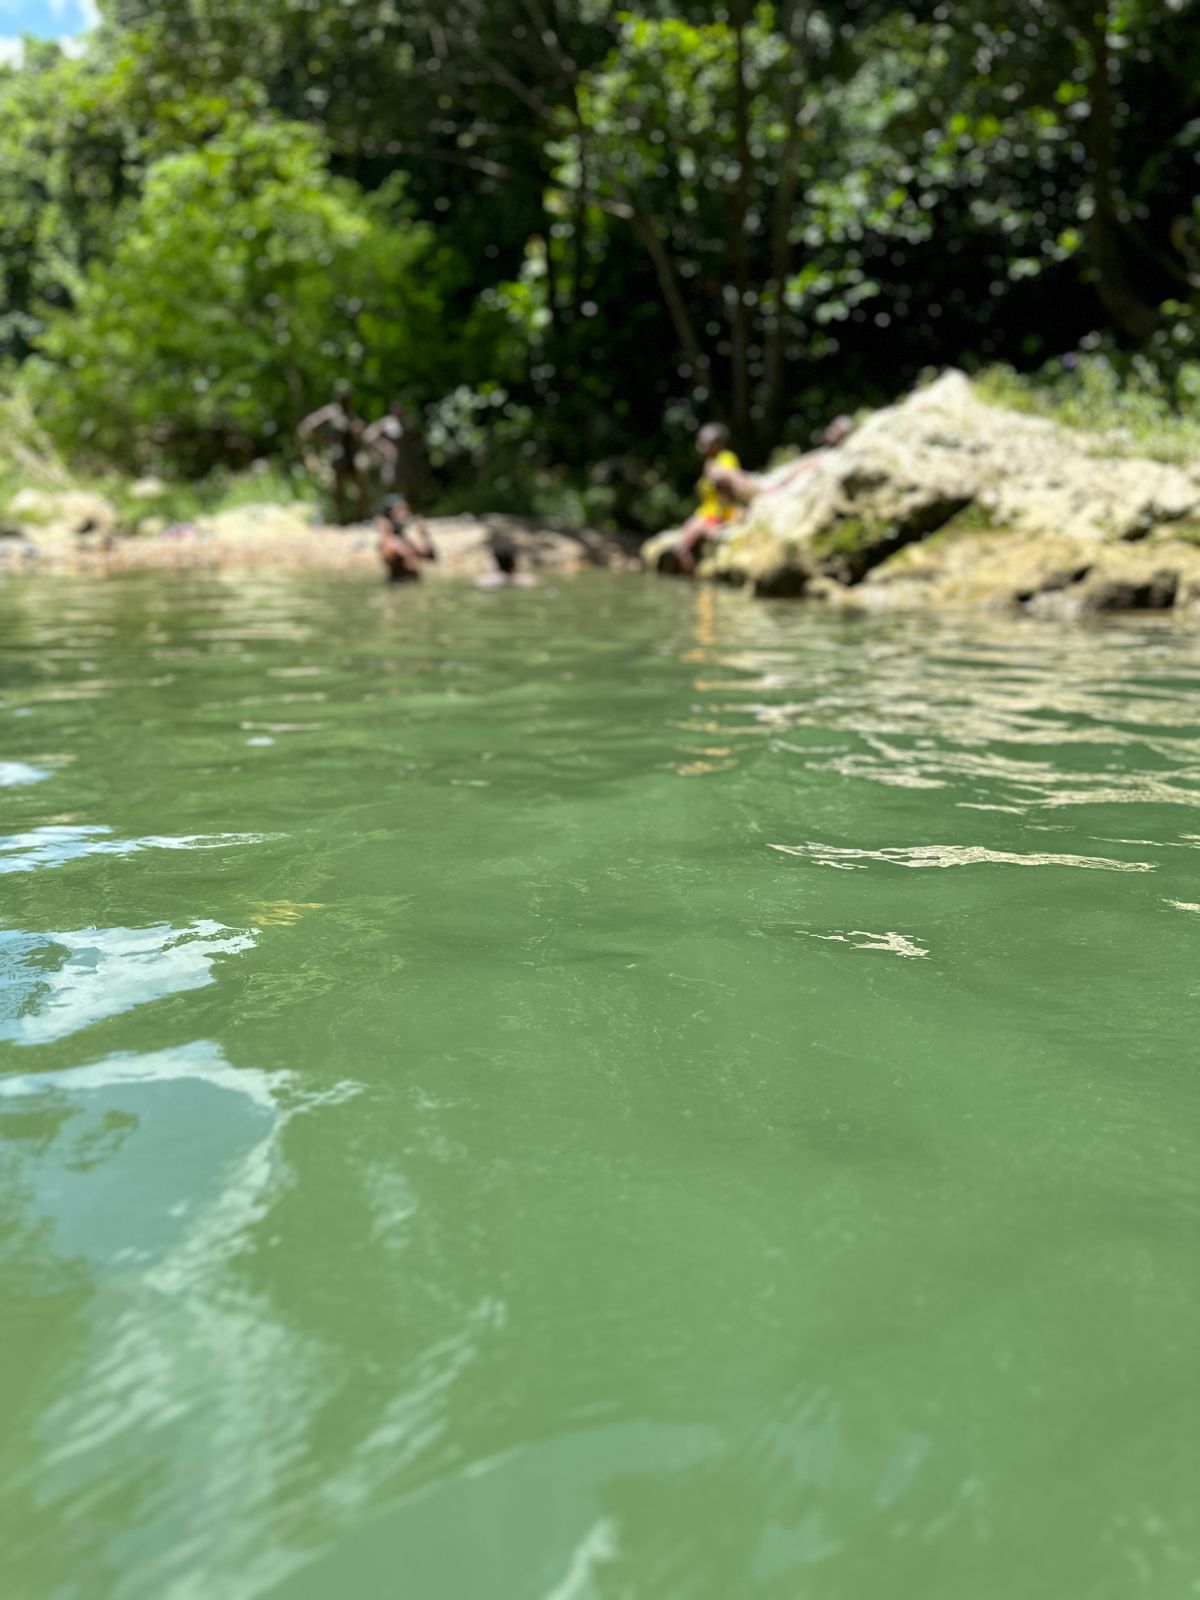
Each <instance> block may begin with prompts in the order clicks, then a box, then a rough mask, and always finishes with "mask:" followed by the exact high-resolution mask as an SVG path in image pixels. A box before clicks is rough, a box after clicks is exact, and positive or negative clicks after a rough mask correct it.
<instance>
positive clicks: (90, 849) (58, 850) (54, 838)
mask: <svg viewBox="0 0 1200 1600" xmlns="http://www.w3.org/2000/svg"><path fill="white" fill-rule="evenodd" d="M111 835H112V829H111V828H105V827H101V826H97V825H87V826H84V825H75V824H66V823H59V824H54V825H51V826H48V827H44V828H31V829H30V830H29V832H28V833H9V834H0V873H5V872H33V871H35V870H36V869H37V868H38V867H61V866H62V865H63V864H64V863H65V862H67V861H76V860H78V859H79V858H80V857H82V856H132V855H136V854H137V853H138V852H139V851H141V850H221V849H224V848H225V847H226V846H228V845H239V844H261V843H262V842H263V841H264V840H265V838H266V837H267V836H266V835H265V834H258V833H193V834H182V835H179V836H173V835H170V834H157V833H152V834H147V835H146V837H145V838H142V839H114V838H112V837H111Z"/></svg>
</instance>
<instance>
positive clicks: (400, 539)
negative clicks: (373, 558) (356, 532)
mask: <svg viewBox="0 0 1200 1600" xmlns="http://www.w3.org/2000/svg"><path fill="white" fill-rule="evenodd" d="M375 529H376V532H377V533H378V534H379V554H380V557H381V558H382V560H383V564H384V566H385V567H386V568H387V575H388V578H389V579H390V581H391V582H392V583H415V582H416V580H417V579H418V578H420V576H421V564H422V562H424V561H436V560H437V551H436V550H435V549H434V546H433V540H432V539H431V538H430V537H429V529H428V528H427V527H426V526H425V524H424V522H422V520H421V518H420V517H414V516H413V514H412V512H411V510H410V509H409V504H408V501H407V500H406V499H405V498H404V496H403V495H400V494H389V495H388V496H387V497H386V498H385V499H384V502H383V504H382V505H381V506H380V508H379V510H378V511H377V512H376V514H375Z"/></svg>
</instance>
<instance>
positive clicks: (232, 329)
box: [25, 119, 444, 470]
mask: <svg viewBox="0 0 1200 1600" xmlns="http://www.w3.org/2000/svg"><path fill="white" fill-rule="evenodd" d="M390 200H391V197H390V196H388V195H387V194H386V193H385V194H383V195H378V196H375V197H372V198H371V199H367V198H366V197H364V196H363V195H362V194H361V193H360V192H359V191H358V190H357V189H356V188H355V187H354V186H353V185H351V184H350V183H348V182H347V181H345V180H340V179H336V178H333V177H331V176H330V174H329V172H328V169H327V165H326V162H325V154H324V150H323V148H322V144H321V140H320V137H319V135H317V134H316V133H315V132H314V131H313V130H311V129H309V128H307V127H303V126H300V125H297V124H286V123H272V122H269V121H257V122H251V121H247V120H244V119H234V120H231V121H230V122H229V123H228V124H227V125H226V126H225V127H224V128H223V129H222V130H221V132H220V133H219V134H218V135H217V136H216V137H214V138H212V139H210V140H209V141H208V142H207V143H205V144H204V145H202V146H201V147H200V148H198V149H196V150H194V151H190V152H188V153H187V154H181V155H171V156H164V157H162V158H161V159H160V160H158V161H156V162H154V163H153V164H152V165H151V166H150V167H149V169H148V171H147V173H146V177H145V184H144V188H143V191H142V194H141V196H140V198H139V199H138V200H137V201H136V202H132V203H131V204H130V206H129V208H128V209H127V211H126V212H125V213H124V214H123V215H122V216H120V217H119V218H118V219H117V220H116V222H115V223H114V229H115V245H114V248H113V251H112V256H111V259H110V260H109V261H106V262H101V263H96V264H95V265H93V266H92V267H91V268H90V269H89V271H88V272H87V273H86V275H85V276H84V278H83V281H82V282H81V283H80V285H79V287H78V290H77V292H76V296H75V306H74V308H73V310H72V311H71V312H69V313H67V312H59V313H55V314H52V315H51V317H50V321H49V327H48V329H47V331H46V333H45V334H44V335H43V337H42V338H41V340H40V342H39V344H40V350H41V352H42V354H41V356H40V357H39V358H38V359H37V360H35V361H33V362H30V363H29V365H28V367H27V369H26V380H25V386H26V390H27V392H28V393H29V395H30V396H31V398H32V399H33V400H34V402H35V403H36V404H37V406H38V409H39V413H40V415H41V416H42V418H43V420H44V421H45V423H46V425H47V427H48V428H49V429H50V431H51V432H52V433H53V434H54V435H55V436H56V437H59V438H61V439H63V440H66V441H77V442H78V444H80V445H81V446H83V447H85V448H86V450H87V451H88V453H90V454H93V455H95V456H98V457H101V458H103V459H107V460H113V461H116V462H119V463H122V464H125V465H128V466H131V467H132V466H146V465H159V464H165V465H167V466H169V467H172V468H184V469H193V470H194V469H195V468H196V467H203V466H205V465H207V464H209V463H211V462H213V461H216V460H221V459H227V458H233V459H237V458H239V457H240V458H242V459H250V458H252V457H253V456H255V455H258V454H261V453H263V452H264V451H267V450H270V449H272V448H279V447H280V446H281V444H282V445H286V443H287V441H288V436H289V434H290V431H291V425H294V423H295V422H296V421H298V420H299V418H300V417H302V416H303V415H305V413H306V412H307V411H308V410H309V409H311V408H312V407H313V406H314V405H315V404H316V403H317V402H318V400H321V399H323V398H325V397H326V396H327V394H328V393H329V391H330V389H331V387H332V385H333V384H334V382H335V381H336V380H337V379H338V378H339V377H341V376H347V375H348V376H352V377H354V378H355V379H356V380H357V381H358V383H359V385H360V386H361V387H362V388H363V389H364V390H366V391H368V392H369V393H370V394H371V395H372V396H373V397H374V398H375V399H376V400H382V399H385V398H387V397H390V395H391V393H392V392H393V390H394V391H395V392H396V393H400V394H404V393H411V392H412V391H413V389H414V387H417V388H418V392H419V391H420V389H422V388H423V389H428V387H430V386H431V385H433V384H435V383H436V381H437V372H438V367H439V363H440V362H441V360H442V351H441V348H440V341H439V339H438V337H437V329H438V326H439V323H440V321H441V318H442V301H441V297H440V294H439V291H438V289H437V288H435V287H431V284H432V282H433V281H434V279H435V276H436V275H435V273H432V272H430V271H429V264H430V260H431V257H432V256H433V254H434V249H435V246H434V241H433V237H432V234H431V232H430V230H429V229H428V228H426V227H424V226H422V225H420V224H416V223H412V222H409V221H406V220H404V219H403V218H402V217H397V213H396V209H395V206H394V204H392V203H389V202H390ZM443 277H444V271H443Z"/></svg>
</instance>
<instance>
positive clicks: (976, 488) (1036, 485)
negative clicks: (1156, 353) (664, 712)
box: [643, 372, 1200, 617]
mask: <svg viewBox="0 0 1200 1600" xmlns="http://www.w3.org/2000/svg"><path fill="white" fill-rule="evenodd" d="M780 476H781V475H780V474H775V475H774V478H773V479H772V478H771V477H768V479H767V487H766V489H765V491H764V492H763V493H762V494H761V495H760V496H759V498H758V499H757V500H756V501H755V502H754V504H753V506H752V508H751V510H750V511H749V513H748V514H747V516H746V519H745V520H744V521H743V522H742V523H741V524H740V525H739V526H738V527H737V528H736V530H735V531H734V532H733V534H732V535H731V536H730V538H729V539H728V540H727V542H726V543H725V544H723V545H722V546H721V547H720V548H718V549H717V550H715V551H714V552H713V553H712V554H710V555H709V557H708V558H707V559H706V560H705V561H704V562H703V563H702V564H701V566H700V569H699V574H700V576H701V577H706V578H710V579H715V580H718V581H722V582H726V583H731V584H737V585H743V586H745V587H747V588H749V589H751V590H752V591H753V592H754V593H755V594H757V595H763V596H776V595H788V596H793V595H804V596H808V597H810V598H813V599H820V600H823V601H826V602H828V603H831V604H837V605H842V606H848V607H855V608H870V607H881V606H924V605H976V606H979V605H982V606H992V607H1010V608H1018V609H1023V610H1027V611H1033V612H1039V613H1045V614H1051V615H1078V614H1081V613H1086V612H1091V611H1126V610H1139V609H1146V610H1170V609H1176V610H1189V611H1191V612H1192V613H1193V614H1194V615H1196V616H1198V617H1200V462H1197V463H1196V465H1195V466H1194V467H1191V468H1189V469H1184V468H1180V467H1177V466H1167V465H1164V464H1162V463H1160V462H1156V461H1150V460H1146V459H1144V458H1140V457H1132V456H1129V455H1127V454H1124V453H1122V441H1121V440H1119V439H1116V438H1110V437H1107V436H1105V435H1102V434H1086V433H1082V432H1076V431H1073V430H1071V429H1067V428H1063V427H1060V426H1058V425H1056V424H1055V423H1053V422H1049V421H1046V420H1044V419H1042V418H1038V417H1033V416H1028V415H1025V414H1023V413H1018V412H1013V411H1005V410H1000V409H998V408H996V407H993V406H989V405H986V404H985V403H984V402H983V401H982V400H980V399H979V398H978V397H977V396H976V395H975V393H974V392H973V390H972V388H971V385H970V383H969V382H968V380H967V379H966V377H965V376H964V375H963V374H962V373H959V372H947V373H945V374H943V376H942V377H941V378H939V379H938V380H937V381H936V382H935V383H932V384H930V385H929V386H928V387H927V388H924V389H920V390H917V391H916V392H915V393H913V394H911V395H909V396H908V397H907V399H905V400H903V401H902V402H901V403H900V404H898V405H895V406H891V407H888V408H887V409H886V410H882V411H878V412H876V413H875V414H874V415H873V416H871V417H870V418H868V419H867V421H866V422H864V423H863V424H862V426H861V427H860V428H859V429H858V430H857V431H856V432H855V433H854V434H853V435H852V436H851V438H850V439H849V440H847V441H846V443H845V444H843V445H842V446H841V447H840V448H838V449H836V450H833V451H830V452H828V453H827V454H826V455H825V456H824V457H822V458H821V459H820V460H819V461H818V463H817V464H816V465H815V466H814V467H813V468H812V470H811V471H809V472H808V473H806V474H805V475H804V476H802V477H800V478H798V479H797V480H795V481H794V482H793V483H791V484H785V485H781V484H780V483H779V478H780ZM672 539H673V535H672V534H664V535H659V536H658V537H656V538H655V539H652V540H650V541H649V542H648V543H647V544H646V545H645V546H644V548H643V559H644V560H645V563H646V565H647V566H649V567H651V568H653V567H655V566H657V565H658V563H659V561H660V559H661V557H662V554H663V552H664V551H665V550H666V549H667V548H668V547H669V545H670V543H671V542H672Z"/></svg>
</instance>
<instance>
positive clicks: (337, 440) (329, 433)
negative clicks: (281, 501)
mask: <svg viewBox="0 0 1200 1600" xmlns="http://www.w3.org/2000/svg"><path fill="white" fill-rule="evenodd" d="M363 433H364V427H363V419H362V418H361V417H360V416H359V415H358V413H357V412H356V411H355V409H354V395H353V390H352V389H351V386H350V385H349V384H348V383H346V382H342V383H339V384H338V386H337V388H336V389H335V390H334V394H333V399H332V400H331V401H330V402H329V404H328V405H326V406H322V407H321V408H320V409H319V410H318V411H314V412H312V413H311V414H310V415H309V416H307V417H305V419H304V421H303V422H302V423H300V425H299V427H298V428H297V429H296V437H297V438H298V439H299V440H300V448H301V450H302V451H303V453H304V458H305V461H306V462H307V461H308V460H309V457H310V452H311V449H312V445H313V442H314V440H320V441H321V442H322V443H323V444H325V445H326V446H327V449H328V456H329V467H330V470H331V471H332V473H333V514H334V516H335V518H336V519H337V522H338V523H339V525H341V526H345V524H346V523H347V522H352V521H353V522H361V521H363V520H364V519H365V517H366V510H367V497H366V490H365V487H364V485H363V477H362V462H361V460H360V454H361V451H362V444H363ZM347 513H349V515H348V514H347Z"/></svg>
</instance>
